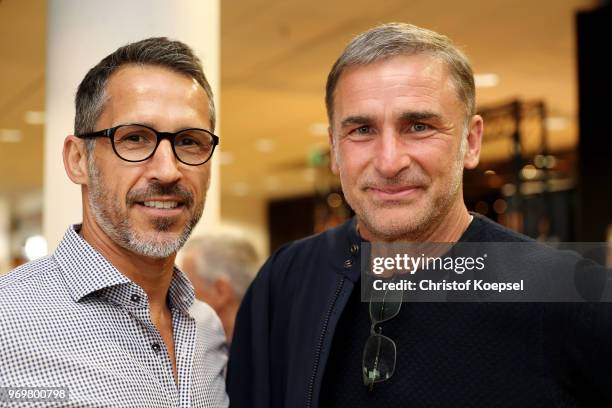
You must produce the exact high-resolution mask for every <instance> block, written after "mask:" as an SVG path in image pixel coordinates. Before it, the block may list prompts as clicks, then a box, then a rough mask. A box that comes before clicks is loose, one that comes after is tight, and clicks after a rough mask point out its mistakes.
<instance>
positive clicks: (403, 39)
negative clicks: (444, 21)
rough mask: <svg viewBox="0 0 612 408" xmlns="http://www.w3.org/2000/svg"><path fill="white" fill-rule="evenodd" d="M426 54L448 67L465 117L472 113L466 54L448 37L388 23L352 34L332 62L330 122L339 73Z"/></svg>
mask: <svg viewBox="0 0 612 408" xmlns="http://www.w3.org/2000/svg"><path fill="white" fill-rule="evenodd" d="M424 53H427V54H430V55H432V56H433V57H435V58H439V59H440V60H442V61H443V62H444V63H446V65H447V66H448V68H449V71H450V74H451V77H452V79H453V82H454V85H455V88H456V90H457V94H458V96H459V98H460V99H461V100H462V101H463V104H464V105H465V110H466V119H469V118H470V117H471V116H472V115H474V114H475V113H476V102H475V94H476V91H475V86H474V73H473V72H472V68H471V66H470V63H469V61H468V59H467V57H466V56H465V55H464V54H463V53H462V52H461V51H460V50H459V49H458V48H457V47H455V46H454V45H453V44H452V43H451V41H450V40H449V39H448V37H446V36H443V35H441V34H438V33H436V32H434V31H431V30H427V29H424V28H421V27H417V26H414V25H412V24H405V23H389V24H383V25H380V26H378V27H375V28H373V29H371V30H368V31H366V32H365V33H362V34H360V35H358V36H357V37H355V38H354V39H353V40H352V41H351V42H350V43H349V45H348V46H347V47H346V48H345V50H344V52H343V53H342V55H340V57H339V58H338V59H337V60H336V62H335V63H334V66H333V67H332V69H331V71H330V73H329V75H328V77H327V85H326V87H325V106H326V108H327V117H328V119H329V123H330V125H331V124H333V116H334V115H333V113H334V106H333V105H334V92H335V90H336V86H337V85H338V81H339V79H340V77H341V75H342V73H343V72H344V71H345V70H346V69H347V68H350V67H353V66H359V65H368V64H371V63H373V62H377V61H381V60H384V59H387V58H391V57H395V56H400V55H417V54H424Z"/></svg>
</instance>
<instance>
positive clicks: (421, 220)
mask: <svg viewBox="0 0 612 408" xmlns="http://www.w3.org/2000/svg"><path fill="white" fill-rule="evenodd" d="M466 146H467V140H466V139H465V137H464V138H463V140H462V142H461V146H460V148H459V152H458V153H459V154H458V155H457V157H456V158H455V160H453V163H452V165H453V169H452V172H451V174H452V179H451V180H449V183H447V184H446V185H444V186H442V189H443V191H444V192H443V194H438V195H436V196H434V197H433V200H432V202H430V203H424V205H425V206H427V208H420V209H417V210H416V211H412V212H411V214H410V217H411V219H410V220H408V221H407V220H405V219H390V218H389V217H384V216H381V214H380V212H381V208H377V207H376V206H375V205H374V204H373V203H371V202H368V201H366V200H367V198H364V200H355V199H353V197H349V195H346V199H347V202H348V204H349V205H350V206H351V208H353V210H354V211H355V213H356V214H357V218H358V221H359V223H360V224H362V225H363V227H365V228H366V229H367V230H368V231H369V232H370V233H371V234H372V235H373V236H374V237H375V238H376V239H377V240H380V241H383V242H392V241H420V240H421V239H420V238H421V237H423V236H424V235H426V234H427V231H429V230H430V229H431V228H432V226H433V225H436V224H438V223H439V222H440V220H442V219H443V218H444V216H445V215H447V214H448V213H449V212H450V211H451V207H452V206H453V205H454V204H455V201H456V200H457V199H458V195H459V194H460V189H461V186H462V179H463V155H464V152H465V149H466ZM339 159H340V157H339V155H337V156H336V160H339ZM338 164H340V162H339V161H338ZM402 178H405V177H403V176H401V175H399V176H398V177H396V180H387V182H388V183H389V184H401V183H402V181H400V180H402ZM416 178H417V179H419V180H421V181H424V180H425V179H429V181H431V179H430V178H429V177H428V176H426V175H425V174H422V175H421V176H419V177H416ZM343 179H344V177H342V174H341V177H340V183H341V185H342V190H343V191H350V189H347V187H351V186H346V185H345V184H344V182H343ZM357 183H358V184H359V185H360V184H364V183H363V181H358V182H357ZM366 184H367V183H366ZM360 201H361V202H360ZM402 205H405V204H402V203H398V204H397V205H395V206H396V207H398V209H401V207H402ZM413 205H414V204H413ZM387 208H391V206H388V207H387ZM402 218H403V217H402Z"/></svg>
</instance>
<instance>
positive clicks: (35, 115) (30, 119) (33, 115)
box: [23, 111, 45, 125]
mask: <svg viewBox="0 0 612 408" xmlns="http://www.w3.org/2000/svg"><path fill="white" fill-rule="evenodd" d="M23 119H24V120H25V123H27V124H28V125H44V124H45V112H42V111H27V112H26V113H25V116H24V118H23Z"/></svg>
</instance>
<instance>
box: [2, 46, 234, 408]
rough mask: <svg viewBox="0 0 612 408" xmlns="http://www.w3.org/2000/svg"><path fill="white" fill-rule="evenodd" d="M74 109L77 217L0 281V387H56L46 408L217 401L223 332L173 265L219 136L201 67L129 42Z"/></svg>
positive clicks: (221, 396)
mask: <svg viewBox="0 0 612 408" xmlns="http://www.w3.org/2000/svg"><path fill="white" fill-rule="evenodd" d="M75 104H76V117H75V129H74V135H70V136H67V137H66V139H65V141H64V150H63V159H64V168H65V170H66V173H67V175H68V177H69V178H70V180H71V181H72V182H73V183H75V184H77V185H79V186H81V199H82V207H83V214H82V217H83V218H82V219H83V221H82V223H81V224H76V225H72V226H70V227H68V229H67V231H66V233H65V235H64V238H63V239H62V241H61V242H60V243H59V245H58V247H57V249H56V250H55V252H54V253H53V254H52V255H50V256H47V257H44V258H41V259H39V260H36V261H33V262H30V263H28V264H25V265H23V266H21V267H19V268H17V269H15V270H13V271H12V272H10V273H8V274H7V275H4V276H1V277H0V388H1V387H11V388H12V389H17V387H45V388H49V387H62V388H63V389H64V392H65V394H64V397H63V398H61V399H58V400H57V401H56V402H54V403H52V404H53V406H71V407H77V406H78V407H85V406H108V407H110V406H113V407H170V406H172V407H211V408H212V407H227V405H228V398H227V394H226V393H225V386H224V379H223V376H224V372H225V366H226V362H227V353H226V351H227V350H226V344H225V336H224V335H223V327H222V325H221V322H220V321H219V318H218V317H217V315H216V314H215V312H214V311H213V310H212V309H211V308H210V307H209V306H208V305H206V304H204V303H202V302H200V301H197V300H195V296H194V293H193V288H192V286H191V284H190V283H189V280H188V279H187V277H186V276H185V275H184V274H183V273H182V272H181V271H179V270H178V269H177V268H175V267H174V260H175V257H176V253H177V251H178V250H179V249H180V248H181V246H182V245H183V244H184V243H185V242H186V241H187V239H188V237H189V235H190V233H191V231H192V229H193V227H194V226H195V225H196V223H197V222H198V220H199V219H200V217H201V215H202V211H203V209H204V203H205V198H206V193H207V191H208V187H209V185H210V173H211V169H210V159H211V157H212V155H213V152H214V150H215V146H216V145H217V144H218V142H219V140H218V137H217V136H215V135H214V134H213V133H212V132H213V131H214V129H215V107H214V102H213V95H212V91H211V88H210V85H209V84H208V82H207V80H206V77H205V76H204V72H203V70H202V65H201V63H200V60H199V59H198V57H197V56H196V55H195V54H194V53H193V51H192V50H191V49H190V48H189V47H188V46H187V45H185V44H183V43H181V42H178V41H171V40H168V39H167V38H162V37H159V38H149V39H145V40H142V41H138V42H135V43H131V44H128V45H126V46H124V47H121V48H119V49H117V50H116V51H115V52H113V53H112V54H110V55H108V56H107V57H105V58H104V59H103V60H102V61H100V62H99V63H98V64H97V65H96V66H94V67H93V68H92V69H90V70H89V72H88V73H87V75H86V76H85V78H84V79H83V81H82V82H81V84H80V85H79V87H78V90H77V94H76V99H75ZM50 216H53V215H52V214H51V215H50ZM6 390H7V388H3V389H2V390H1V391H6ZM0 397H3V398H5V397H6V395H2V396H0ZM4 401H6V399H5V400H4ZM16 402H17V403H19V401H16Z"/></svg>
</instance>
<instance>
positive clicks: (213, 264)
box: [183, 234, 260, 298]
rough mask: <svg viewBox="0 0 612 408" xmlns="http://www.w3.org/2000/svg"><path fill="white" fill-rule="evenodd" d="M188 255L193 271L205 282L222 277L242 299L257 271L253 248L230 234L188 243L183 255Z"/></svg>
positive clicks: (257, 262) (257, 259)
mask: <svg viewBox="0 0 612 408" xmlns="http://www.w3.org/2000/svg"><path fill="white" fill-rule="evenodd" d="M187 255H191V256H192V260H193V261H194V265H195V269H196V270H195V272H196V273H197V274H198V276H200V277H201V278H203V279H204V280H206V281H207V282H214V281H215V280H216V279H219V278H221V277H226V278H227V279H229V281H230V283H231V284H232V287H233V288H234V290H235V291H236V294H237V295H238V296H239V297H240V298H242V297H243V296H244V294H245V292H246V290H247V288H248V287H249V284H250V283H251V281H252V280H253V278H254V277H255V274H256V272H257V270H258V268H259V266H260V265H259V258H258V256H257V252H256V251H255V248H254V247H253V245H252V244H251V243H250V242H249V241H247V240H246V239H244V238H240V237H237V236H234V235H230V234H218V235H206V236H202V237H198V238H194V239H192V240H190V241H189V242H188V243H187V245H186V246H185V249H183V256H187Z"/></svg>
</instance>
